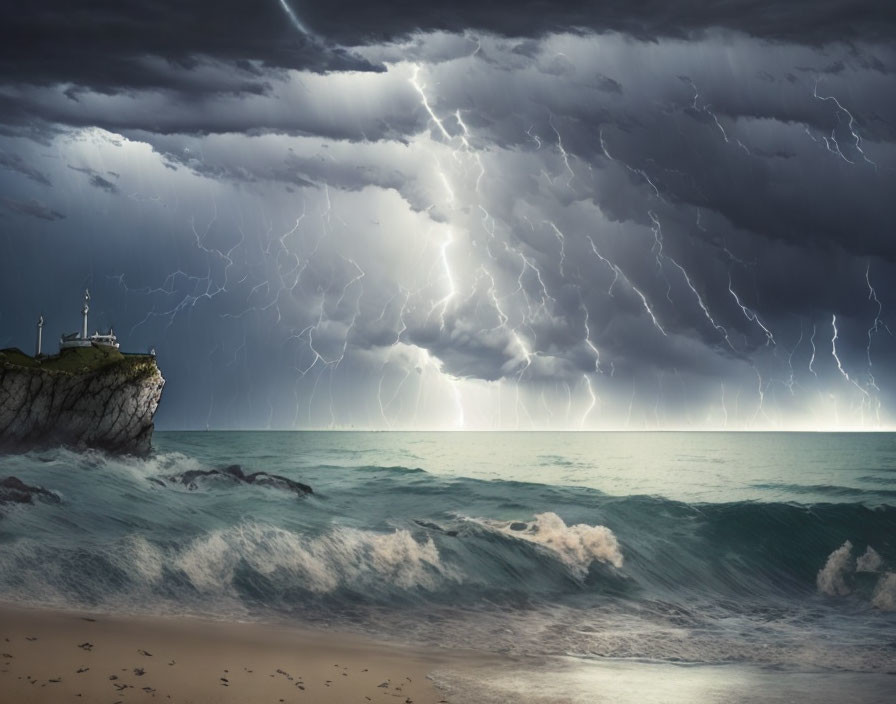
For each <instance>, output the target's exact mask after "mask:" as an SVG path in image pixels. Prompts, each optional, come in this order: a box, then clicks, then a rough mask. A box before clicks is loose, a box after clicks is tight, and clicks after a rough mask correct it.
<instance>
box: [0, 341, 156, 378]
mask: <svg viewBox="0 0 896 704" xmlns="http://www.w3.org/2000/svg"><path fill="white" fill-rule="evenodd" d="M150 361H151V362H152V363H153V364H152V366H155V359H154V357H152V356H151V355H146V354H122V353H121V352H120V351H119V350H116V349H114V348H112V347H100V346H93V347H73V348H70V349H67V350H61V351H60V353H59V354H54V355H52V356H48V357H40V358H35V357H31V356H30V355H27V354H25V353H24V352H22V350H20V349H17V348H10V349H5V350H0V364H2V365H9V366H15V367H26V368H30V369H46V370H50V371H59V372H67V373H69V374H83V373H85V372H92V371H96V370H98V369H102V368H104V367H108V366H111V365H114V364H127V365H128V366H131V367H134V368H135V369H138V368H141V367H143V366H144V365H146V363H147V362H150Z"/></svg>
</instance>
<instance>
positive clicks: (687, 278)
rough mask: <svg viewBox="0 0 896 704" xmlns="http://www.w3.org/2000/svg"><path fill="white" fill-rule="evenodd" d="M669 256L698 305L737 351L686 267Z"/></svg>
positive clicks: (710, 322) (717, 330)
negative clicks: (710, 310)
mask: <svg viewBox="0 0 896 704" xmlns="http://www.w3.org/2000/svg"><path fill="white" fill-rule="evenodd" d="M667 258H668V260H669V261H670V262H672V264H674V265H675V266H676V267H678V270H679V271H680V272H681V275H682V276H683V277H684V281H685V283H686V284H687V286H688V288H689V289H691V292H692V293H693V294H694V296H695V297H696V298H697V305H698V306H700V310H702V311H703V315H704V317H705V318H706V319H707V320H708V321H709V324H710V325H712V326H713V328H714V329H715V330H716V332H718V333H720V334H721V335H722V337H724V338H725V342H726V343H727V344H728V347H730V348H731V350H732V351H735V350H734V345H732V344H731V339H730V338H729V337H728V330H727V329H725V326H724V325H719V324H718V323H717V322H716V321H715V318H713V317H712V313H710V312H709V308H708V307H707V305H706V303H705V302H704V300H703V296H701V295H700V293H699V292H698V291H697V289H696V288H695V287H694V284H693V283H692V282H691V277H690V276H688V272H687V271H685V269H684V267H683V266H682V265H681V264H679V263H678V262H677V261H675V260H674V259H673V258H672V257H667Z"/></svg>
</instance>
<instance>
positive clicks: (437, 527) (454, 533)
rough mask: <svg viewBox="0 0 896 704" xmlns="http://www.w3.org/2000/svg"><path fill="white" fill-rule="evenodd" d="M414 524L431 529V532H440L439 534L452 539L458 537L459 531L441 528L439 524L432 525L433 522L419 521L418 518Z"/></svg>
mask: <svg viewBox="0 0 896 704" xmlns="http://www.w3.org/2000/svg"><path fill="white" fill-rule="evenodd" d="M414 523H416V524H417V525H418V526H420V527H421V528H427V529H429V530H434V531H438V532H439V533H442V534H443V535H447V536H450V537H452V538H456V537H457V531H456V530H451V529H449V528H443V527H442V526H440V525H439V524H438V523H432V522H431V521H421V520H419V519H417V518H415V519H414Z"/></svg>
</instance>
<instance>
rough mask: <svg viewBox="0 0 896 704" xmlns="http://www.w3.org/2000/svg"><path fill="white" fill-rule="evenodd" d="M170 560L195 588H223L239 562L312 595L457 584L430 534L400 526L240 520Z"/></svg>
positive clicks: (455, 575)
mask: <svg viewBox="0 0 896 704" xmlns="http://www.w3.org/2000/svg"><path fill="white" fill-rule="evenodd" d="M174 564H175V565H176V566H177V568H179V569H180V570H181V571H182V572H183V573H184V574H185V575H186V576H187V577H188V578H189V580H190V582H191V583H192V584H193V585H194V586H195V587H196V588H197V589H199V590H200V591H220V590H221V589H227V588H229V586H230V585H231V584H232V583H233V580H234V577H235V574H236V570H237V568H238V567H239V565H240V564H245V565H248V566H249V567H250V568H251V569H252V570H253V571H255V572H257V573H259V574H261V575H264V576H266V577H272V578H273V577H277V578H281V579H282V578H283V577H286V578H287V581H288V582H289V584H290V586H298V587H301V588H304V589H307V590H308V591H311V592H314V593H318V594H324V593H327V592H332V591H334V590H336V589H338V588H340V587H362V586H365V585H368V586H369V585H379V584H381V583H383V582H385V583H387V585H391V586H395V587H399V588H401V589H413V588H423V589H428V590H434V589H436V588H437V587H438V586H439V584H440V583H441V582H442V581H444V580H445V579H451V580H456V581H459V576H458V574H457V573H456V572H455V571H454V570H453V569H451V568H450V567H448V566H446V565H444V564H443V563H442V561H441V558H440V556H439V551H438V549H437V548H436V545H435V543H434V542H433V541H432V539H431V538H428V539H427V540H426V541H425V542H422V543H420V542H418V541H417V540H415V539H414V537H413V536H412V535H411V534H410V533H409V532H408V531H407V530H402V529H399V530H395V531H394V532H392V533H375V532H372V531H364V530H357V529H354V528H346V527H337V528H334V529H332V530H331V531H330V532H328V533H325V534H323V535H319V536H307V535H301V534H297V533H292V532H290V531H287V530H283V529H281V528H277V527H274V526H268V525H262V524H257V523H246V524H241V525H238V526H234V527H232V528H227V529H223V530H216V531H212V532H211V533H209V534H207V535H204V536H202V537H199V538H196V539H195V540H193V542H192V543H190V544H189V545H188V546H187V547H186V548H185V549H184V550H183V551H182V552H180V553H179V554H178V555H177V556H176V558H175V560H174Z"/></svg>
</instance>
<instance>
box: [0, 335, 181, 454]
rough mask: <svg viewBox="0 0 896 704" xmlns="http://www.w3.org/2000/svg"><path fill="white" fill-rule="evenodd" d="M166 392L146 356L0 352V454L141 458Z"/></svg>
mask: <svg viewBox="0 0 896 704" xmlns="http://www.w3.org/2000/svg"><path fill="white" fill-rule="evenodd" d="M164 385H165V380H164V379H163V378H162V374H161V372H160V371H159V368H158V366H156V360H155V357H154V356H152V355H144V354H122V353H121V352H119V351H118V350H117V349H111V348H104V347H101V346H98V345H94V346H91V347H81V348H75V349H65V350H62V351H61V353H60V354H58V355H53V356H51V357H30V356H28V355H26V354H24V353H23V352H21V351H20V350H18V349H4V350H0V449H4V450H27V449H29V448H33V447H47V446H51V445H68V446H71V447H75V448H78V449H83V448H89V447H92V448H99V449H103V450H107V451H109V452H116V453H130V454H146V453H148V452H149V450H150V443H151V441H152V431H153V416H154V415H155V412H156V408H157V407H158V405H159V400H160V399H161V397H162V387H163V386H164Z"/></svg>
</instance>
